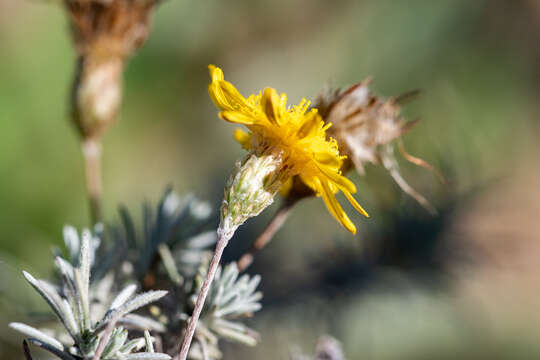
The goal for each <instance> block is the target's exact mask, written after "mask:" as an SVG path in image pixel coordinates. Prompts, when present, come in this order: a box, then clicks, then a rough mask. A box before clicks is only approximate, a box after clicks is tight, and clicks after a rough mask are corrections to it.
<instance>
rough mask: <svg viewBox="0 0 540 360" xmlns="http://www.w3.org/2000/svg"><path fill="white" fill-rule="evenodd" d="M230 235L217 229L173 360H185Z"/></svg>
mask: <svg viewBox="0 0 540 360" xmlns="http://www.w3.org/2000/svg"><path fill="white" fill-rule="evenodd" d="M231 237H232V233H231V232H223V231H221V228H220V229H218V241H217V244H216V250H215V251H214V255H213V256H212V261H211V262H210V267H209V268H208V272H207V273H206V277H205V279H204V282H203V285H202V288H201V292H200V293H199V296H198V297H197V301H196V303H195V308H194V309H193V315H192V316H191V318H190V319H189V322H188V326H187V329H186V333H185V335H184V340H183V342H182V347H181V348H180V353H178V355H176V356H175V357H174V360H186V358H187V355H188V352H189V347H190V345H191V341H192V340H193V334H195V329H196V328H197V323H198V321H199V317H200V316H201V311H202V309H203V305H204V301H205V300H206V296H207V295H208V291H209V290H210V285H211V284H212V281H213V280H214V276H215V275H216V271H217V269H218V266H219V261H220V260H221V256H222V255H223V250H224V249H225V247H226V246H227V244H228V243H229V240H230V238H231Z"/></svg>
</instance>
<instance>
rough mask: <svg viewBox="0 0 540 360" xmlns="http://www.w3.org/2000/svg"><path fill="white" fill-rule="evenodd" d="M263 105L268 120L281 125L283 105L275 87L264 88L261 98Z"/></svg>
mask: <svg viewBox="0 0 540 360" xmlns="http://www.w3.org/2000/svg"><path fill="white" fill-rule="evenodd" d="M261 106H262V109H263V111H264V113H265V114H266V117H267V118H268V120H269V121H270V122H271V123H273V124H275V125H279V123H280V121H279V120H280V118H281V111H280V108H281V107H280V99H279V96H278V94H277V91H276V90H275V89H272V88H266V89H264V92H263V95H262V99H261Z"/></svg>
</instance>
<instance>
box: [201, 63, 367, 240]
mask: <svg viewBox="0 0 540 360" xmlns="http://www.w3.org/2000/svg"><path fill="white" fill-rule="evenodd" d="M209 69H210V76H211V77H212V82H211V83H210V85H209V93H210V97H211V98H212V100H213V101H214V103H215V104H216V105H217V106H218V107H219V108H220V109H221V110H222V111H221V112H220V113H219V116H220V117H221V118H222V119H224V120H226V121H229V122H232V123H237V124H242V125H245V126H246V127H247V128H248V130H249V131H248V132H244V131H242V130H239V129H237V130H236V131H235V134H234V135H235V139H236V140H237V141H238V142H239V143H240V144H242V146H243V147H244V148H245V149H246V150H249V151H250V154H252V155H255V156H257V157H264V156H269V155H271V156H272V157H273V159H274V160H276V161H278V163H279V165H278V166H277V169H276V166H275V163H274V167H273V170H272V176H271V177H270V178H272V179H277V181H278V183H279V185H282V184H284V183H285V182H287V181H288V180H289V179H290V178H292V177H293V176H298V177H299V178H300V179H301V180H302V181H303V182H304V183H305V184H306V185H307V186H309V188H311V189H312V190H313V191H314V192H315V193H316V194H317V195H319V196H321V197H322V198H323V200H324V203H325V204H326V206H327V208H328V210H329V211H330V213H331V214H332V215H333V216H334V217H335V218H336V219H337V220H338V221H339V222H340V223H341V224H342V225H343V226H344V227H345V228H347V230H349V231H351V232H352V233H355V232H356V227H355V226H354V224H353V223H352V221H351V220H350V219H349V217H348V216H347V214H346V213H345V211H344V210H343V209H342V207H341V206H340V204H339V203H338V201H337V200H336V193H337V192H338V191H340V190H341V191H342V192H343V193H344V194H345V196H346V197H347V199H348V200H349V202H350V203H351V204H352V205H353V206H354V207H355V208H356V209H357V210H358V211H359V212H360V213H362V214H364V215H365V216H368V215H367V213H366V212H365V210H364V209H363V208H362V207H361V206H360V205H359V204H358V203H357V202H356V200H355V199H354V198H353V196H352V194H354V193H355V192H356V187H355V186H354V184H353V183H352V182H351V181H349V180H348V179H347V178H345V177H344V176H342V175H341V170H340V169H341V167H342V164H343V161H344V160H345V158H346V156H342V155H340V153H339V149H338V144H337V142H336V141H335V140H334V139H331V138H329V137H327V134H326V132H327V130H328V129H329V128H330V126H331V124H325V123H324V121H323V119H322V118H321V116H320V115H319V114H318V111H317V109H314V108H312V109H309V106H310V102H309V101H306V100H305V99H303V100H302V101H301V102H300V104H298V105H296V106H292V107H288V106H287V97H286V95H285V94H281V95H278V93H277V91H276V90H275V89H272V88H266V89H264V91H263V92H262V93H259V94H258V95H251V96H249V97H248V98H245V97H244V96H242V95H241V94H240V92H239V91H238V90H237V89H236V88H235V87H234V86H233V85H232V84H231V83H229V82H227V81H225V80H224V77H223V72H222V71H221V69H219V68H217V67H215V66H213V65H210V66H209ZM268 175H270V174H268ZM272 188H273V189H276V186H275V184H274V185H273V187H272ZM274 194H275V191H274ZM272 196H273V194H272ZM229 205H230V204H229Z"/></svg>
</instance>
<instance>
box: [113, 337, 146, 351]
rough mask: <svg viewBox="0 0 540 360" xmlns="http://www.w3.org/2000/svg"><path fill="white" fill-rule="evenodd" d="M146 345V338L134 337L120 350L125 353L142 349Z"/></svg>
mask: <svg viewBox="0 0 540 360" xmlns="http://www.w3.org/2000/svg"><path fill="white" fill-rule="evenodd" d="M144 345H145V340H144V338H137V339H133V340H130V341H128V342H127V343H125V344H124V345H123V346H122V347H121V348H120V350H119V352H121V353H123V354H128V353H130V352H132V351H138V350H140V349H142V348H143V347H144Z"/></svg>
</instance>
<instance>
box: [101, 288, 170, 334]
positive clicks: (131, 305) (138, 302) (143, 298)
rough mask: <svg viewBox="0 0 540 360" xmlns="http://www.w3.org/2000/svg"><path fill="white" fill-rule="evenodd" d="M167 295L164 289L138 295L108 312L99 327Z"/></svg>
mask: <svg viewBox="0 0 540 360" xmlns="http://www.w3.org/2000/svg"><path fill="white" fill-rule="evenodd" d="M165 295H167V291H164V290H158V291H148V292H146V293H143V294H140V295H137V296H136V297H134V298H133V299H131V300H129V301H128V302H127V303H125V304H124V305H122V306H120V307H119V308H117V309H114V310H112V311H109V312H107V315H105V318H104V319H103V321H102V322H101V323H100V324H99V329H103V328H104V327H105V325H106V324H107V323H108V322H109V321H111V320H112V319H113V318H116V319H120V318H121V317H122V316H124V315H125V314H128V313H130V312H132V311H134V310H137V309H138V308H140V307H143V306H145V305H148V304H150V303H152V302H154V301H156V300H158V299H161V298H162V297H163V296H165Z"/></svg>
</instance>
